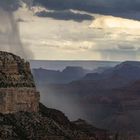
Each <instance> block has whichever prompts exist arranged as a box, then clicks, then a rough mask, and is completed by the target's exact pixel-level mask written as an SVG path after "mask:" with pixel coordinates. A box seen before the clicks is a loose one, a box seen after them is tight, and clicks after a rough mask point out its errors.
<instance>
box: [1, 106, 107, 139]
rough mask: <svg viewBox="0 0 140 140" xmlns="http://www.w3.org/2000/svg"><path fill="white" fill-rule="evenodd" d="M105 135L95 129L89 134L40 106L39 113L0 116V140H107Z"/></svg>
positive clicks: (62, 115)
mask: <svg viewBox="0 0 140 140" xmlns="http://www.w3.org/2000/svg"><path fill="white" fill-rule="evenodd" d="M99 134H101V135H102V139H101V138H100V137H99ZM106 134H107V133H106V131H103V130H99V129H96V128H94V129H93V132H92V133H90V132H88V131H87V129H84V128H83V127H82V128H80V127H79V126H78V125H77V124H76V123H74V122H70V121H69V120H68V118H67V117H66V116H65V115H64V114H63V113H62V112H60V111H57V110H55V109H49V108H47V107H45V106H43V105H42V104H40V112H39V113H29V112H18V113H15V114H5V115H3V114H0V140H108V137H107V135H106ZM101 135H100V136H101ZM97 137H98V138H97ZM99 138H100V139H99Z"/></svg>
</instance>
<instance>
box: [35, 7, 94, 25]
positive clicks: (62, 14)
mask: <svg viewBox="0 0 140 140" xmlns="http://www.w3.org/2000/svg"><path fill="white" fill-rule="evenodd" d="M36 15H37V16H39V17H51V18H54V19H58V20H74V21H77V22H81V21H83V20H92V19H94V18H93V17H92V16H91V15H88V14H82V13H75V12H73V11H70V10H63V11H53V12H46V11H41V12H37V13H36Z"/></svg>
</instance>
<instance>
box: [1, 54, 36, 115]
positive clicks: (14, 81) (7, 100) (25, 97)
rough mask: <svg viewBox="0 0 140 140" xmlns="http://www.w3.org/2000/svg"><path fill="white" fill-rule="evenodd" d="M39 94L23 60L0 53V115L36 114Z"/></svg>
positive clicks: (27, 65) (28, 66) (27, 64)
mask: <svg viewBox="0 0 140 140" xmlns="http://www.w3.org/2000/svg"><path fill="white" fill-rule="evenodd" d="M38 105H39V93H38V92H37V90H36V88H35V84H34V80H33V76H32V74H31V71H30V65H29V63H28V62H26V61H25V60H24V59H21V58H20V57H18V56H16V55H14V54H11V53H7V52H0V113H14V112H18V111H27V112H37V111H38Z"/></svg>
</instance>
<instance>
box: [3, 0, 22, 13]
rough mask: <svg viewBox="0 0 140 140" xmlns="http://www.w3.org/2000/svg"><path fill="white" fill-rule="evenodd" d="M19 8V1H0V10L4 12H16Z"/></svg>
mask: <svg viewBox="0 0 140 140" xmlns="http://www.w3.org/2000/svg"><path fill="white" fill-rule="evenodd" d="M19 6H20V2H19V0H0V8H3V9H4V10H7V11H9V10H12V11H13V10H17V9H18V7H19Z"/></svg>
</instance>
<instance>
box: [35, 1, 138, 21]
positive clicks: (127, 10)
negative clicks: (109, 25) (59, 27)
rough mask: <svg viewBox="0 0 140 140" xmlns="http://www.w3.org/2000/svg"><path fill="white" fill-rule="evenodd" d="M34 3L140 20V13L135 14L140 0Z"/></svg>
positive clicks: (53, 7)
mask: <svg viewBox="0 0 140 140" xmlns="http://www.w3.org/2000/svg"><path fill="white" fill-rule="evenodd" d="M34 4H35V5H36V4H41V5H43V6H45V7H46V8H48V9H53V10H67V9H75V10H80V11H87V12H91V13H99V14H108V15H113V16H120V17H125V18H132V19H137V20H140V17H139V14H135V13H136V12H140V1H139V0H133V1H132V0H123V1H122V0H34ZM130 14H131V16H130Z"/></svg>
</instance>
